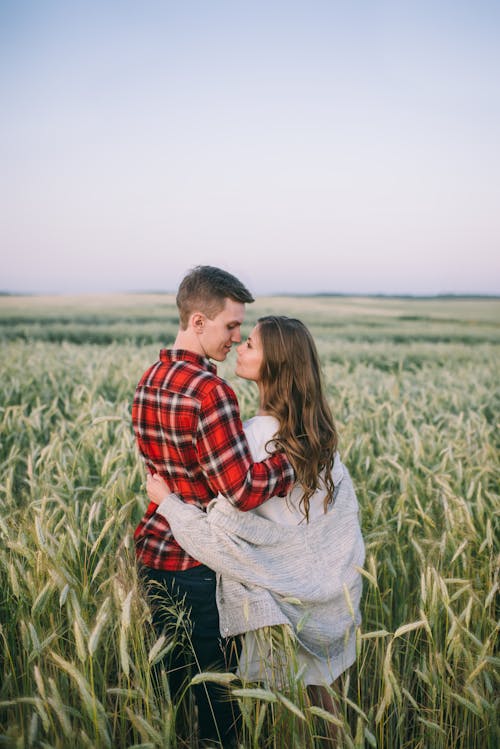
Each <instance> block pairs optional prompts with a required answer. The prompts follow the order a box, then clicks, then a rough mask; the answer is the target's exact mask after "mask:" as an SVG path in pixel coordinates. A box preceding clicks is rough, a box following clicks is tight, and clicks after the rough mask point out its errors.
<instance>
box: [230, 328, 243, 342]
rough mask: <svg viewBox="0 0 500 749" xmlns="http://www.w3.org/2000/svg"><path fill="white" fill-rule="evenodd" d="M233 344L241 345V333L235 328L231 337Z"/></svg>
mask: <svg viewBox="0 0 500 749" xmlns="http://www.w3.org/2000/svg"><path fill="white" fill-rule="evenodd" d="M231 342H232V343H241V331H240V330H238V329H237V328H235V329H234V330H233V334H232V336H231Z"/></svg>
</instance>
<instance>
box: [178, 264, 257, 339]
mask: <svg viewBox="0 0 500 749" xmlns="http://www.w3.org/2000/svg"><path fill="white" fill-rule="evenodd" d="M228 298H229V299H232V300H233V301H235V302H242V303H243V304H247V303H250V302H253V301H254V298H253V296H252V295H251V294H250V292H249V291H248V289H247V288H246V286H244V285H243V284H242V283H241V281H239V280H238V279H237V278H236V276H233V275H232V274H231V273H228V272H227V271H225V270H222V269H221V268H215V267H214V266H212V265H197V266H196V267H195V268H193V269H192V270H190V271H189V273H187V275H186V276H184V278H183V279H182V281H181V285H180V286H179V290H178V292H177V298H176V302H177V308H178V310H179V320H180V325H181V328H182V330H186V328H187V325H188V322H189V318H190V317H191V315H192V314H193V312H203V314H204V315H206V316H207V317H208V318H209V319H210V320H213V319H214V317H215V316H216V315H218V314H219V312H221V310H222V309H223V308H224V304H225V300H226V299H228Z"/></svg>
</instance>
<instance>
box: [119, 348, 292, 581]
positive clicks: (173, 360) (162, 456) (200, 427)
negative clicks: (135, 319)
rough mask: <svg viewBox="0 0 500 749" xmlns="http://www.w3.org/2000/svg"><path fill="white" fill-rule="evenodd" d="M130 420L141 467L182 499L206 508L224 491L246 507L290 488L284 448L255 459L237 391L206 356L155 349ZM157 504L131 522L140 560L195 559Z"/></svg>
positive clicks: (177, 566)
mask: <svg viewBox="0 0 500 749" xmlns="http://www.w3.org/2000/svg"><path fill="white" fill-rule="evenodd" d="M132 421H133V425H134V431H135V435H136V438H137V443H138V446H139V450H140V452H141V454H142V456H143V458H144V460H145V461H146V465H147V466H148V467H149V468H150V470H151V471H153V472H157V473H159V474H160V475H161V476H163V478H164V479H165V481H166V482H167V483H168V485H169V487H170V489H171V491H173V492H175V493H176V494H178V495H179V496H180V497H182V499H183V500H184V501H185V502H189V503H191V504H195V505H197V506H198V507H201V508H205V507H206V506H207V504H208V503H209V502H210V500H212V499H213V498H214V497H216V496H217V494H219V493H221V494H223V495H224V496H226V497H229V498H231V499H232V501H233V502H234V504H235V505H236V507H238V508H239V509H240V510H251V509H253V508H254V507H257V506H258V505H260V504H262V502H264V501H265V500H266V499H269V497H271V496H273V495H279V496H284V495H286V494H288V492H289V491H290V490H291V489H292V486H293V483H294V480H295V476H294V472H293V469H292V467H291V465H290V463H289V461H288V460H287V458H286V457H285V455H284V453H275V454H274V455H273V456H272V457H270V458H269V459H267V460H265V461H263V462H262V463H254V462H253V460H252V457H251V454H250V450H249V447H248V443H247V440H246V437H245V434H244V432H243V426H242V423H241V419H240V412H239V407H238V401H237V400H236V395H235V394H234V392H233V390H232V389H231V388H230V387H229V385H228V384H227V383H226V382H225V381H224V380H222V379H221V378H220V377H218V376H217V370H216V368H215V366H214V365H213V364H212V363H211V362H210V361H209V360H208V359H206V358H204V357H202V356H198V355H197V354H195V353H193V352H191V351H184V350H175V349H169V350H167V349H163V350H162V351H160V360H159V361H158V362H156V364H153V366H152V367H150V368H149V369H148V370H147V371H146V372H145V373H144V375H143V376H142V378H141V380H140V382H139V384H138V386H137V389H136V392H135V397H134V403H133V406H132ZM156 507H157V505H156V504H155V503H154V502H151V503H150V504H149V507H148V509H147V511H146V513H145V515H144V517H143V518H142V520H141V522H140V523H139V525H138V526H137V528H136V531H135V534H134V538H135V542H136V553H137V558H138V560H139V561H140V562H141V563H142V564H144V565H146V566H147V567H152V568H154V569H160V570H185V569H188V568H189V567H194V566H196V565H198V564H199V562H197V561H196V560H195V559H193V557H191V556H189V554H187V553H186V552H185V551H184V550H183V549H181V547H180V546H179V545H178V543H177V542H176V540H175V539H174V537H173V536H172V532H171V530H170V526H169V525H168V523H167V521H166V520H165V518H163V517H162V516H161V515H158V514H156Z"/></svg>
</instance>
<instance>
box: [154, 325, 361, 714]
mask: <svg viewBox="0 0 500 749" xmlns="http://www.w3.org/2000/svg"><path fill="white" fill-rule="evenodd" d="M237 357H238V358H237V367H236V374H237V375H238V376H239V377H243V378H244V379H247V380H252V381H254V382H255V383H256V384H257V386H258V389H259V409H258V412H257V415H256V416H254V417H253V418H252V419H250V420H249V421H248V422H247V423H246V424H245V433H246V436H247V438H248V442H249V445H250V449H251V452H252V456H253V458H254V460H262V459H263V458H265V457H266V456H267V455H268V454H269V452H272V451H273V450H275V449H281V450H284V451H285V452H286V454H287V456H288V457H289V460H290V462H291V463H292V465H293V467H294V470H295V474H296V478H297V482H296V485H295V488H294V489H293V491H292V492H291V494H290V495H289V496H288V497H287V498H286V499H283V498H281V497H272V498H271V499H269V500H267V502H265V503H263V504H262V505H260V506H259V507H258V508H256V509H255V510H253V511H251V512H247V513H243V512H240V511H239V510H237V509H235V508H234V507H233V506H232V505H231V504H230V502H229V501H228V500H227V499H225V498H224V497H222V496H219V497H217V498H216V499H215V500H213V502H212V503H211V505H210V506H209V509H208V511H207V512H206V513H205V512H204V511H203V510H200V509H199V508H197V507H195V506H194V505H189V504H186V503H184V502H182V501H181V500H179V499H178V498H177V497H176V496H175V495H173V494H168V492H169V489H168V486H167V484H166V483H165V482H164V481H163V479H161V478H160V477H159V476H154V477H149V478H148V484H147V488H148V495H149V498H150V499H151V500H152V501H153V502H156V503H158V504H159V505H160V506H159V507H158V510H157V512H159V513H160V514H162V515H164V517H166V518H167V520H168V522H169V523H170V525H171V528H172V531H173V534H174V536H175V538H176V539H177V541H178V543H179V544H180V545H181V546H183V547H184V548H185V549H186V550H187V551H188V553H189V554H191V555H193V556H194V557H195V558H196V559H198V560H199V561H200V562H202V563H204V564H206V565H207V566H209V567H211V568H212V569H214V570H216V571H217V572H218V573H219V575H218V587H217V601H218V606H219V611H220V626H221V632H222V634H223V635H225V636H227V635H236V634H243V633H244V634H245V637H244V641H243V648H242V654H241V658H240V666H239V672H240V675H241V676H242V677H243V678H245V679H248V680H251V681H263V682H264V683H267V684H271V685H277V686H279V685H280V684H281V683H282V682H283V680H284V678H285V679H286V675H285V676H283V673H279V668H278V667H277V666H276V663H277V662H279V661H280V660H281V661H283V658H284V654H283V652H281V653H279V652H278V654H277V658H275V659H274V666H273V667H270V666H269V663H270V660H269V646H270V642H269V638H268V641H267V643H265V642H264V638H263V637H262V628H263V627H267V626H270V625H276V624H285V625H288V628H289V629H290V631H291V632H292V633H293V638H294V640H295V642H296V646H297V648H296V663H294V664H293V666H292V670H293V671H295V673H296V672H297V670H300V674H301V678H302V679H303V682H304V683H305V684H306V685H308V687H310V692H311V693H312V695H313V701H314V702H315V703H320V704H323V705H324V706H325V707H330V708H331V707H332V703H331V700H329V698H328V694H327V690H326V689H325V686H327V685H331V684H332V683H333V682H334V681H335V680H336V679H337V677H338V676H339V675H340V674H341V673H342V672H343V671H344V670H345V669H346V668H348V667H349V666H350V665H351V664H352V663H353V662H354V660H355V629H356V626H358V625H359V623H360V614H359V602H360V597H361V575H360V572H359V568H360V567H361V566H362V564H363V562H364V544H363V539H362V536H361V531H360V527H359V521H358V504H357V500H356V495H355V492H354V489H353V486H352V483H351V480H350V477H349V474H348V472H347V469H346V468H345V467H344V466H343V465H342V463H341V461H340V458H339V456H338V453H337V432H336V429H335V425H334V422H333V418H332V415H331V412H330V409H329V407H328V404H327V402H326V398H325V396H324V392H323V385H322V377H321V370H320V364H319V358H318V354H317V350H316V346H315V344H314V341H313V338H312V336H311V334H310V333H309V331H308V330H307V328H306V326H305V325H304V324H303V323H302V322H301V321H300V320H296V319H292V318H287V317H278V316H268V317H262V318H260V319H259V320H258V322H257V325H256V326H255V328H254V329H253V331H252V333H251V335H250V336H249V337H248V340H247V341H246V342H244V343H242V344H241V345H240V346H239V347H238V349H237ZM281 666H284V668H285V670H286V672H287V673H288V674H290V671H291V668H290V664H289V663H285V664H283V662H282V663H281Z"/></svg>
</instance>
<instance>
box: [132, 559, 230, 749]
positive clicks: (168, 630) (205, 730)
mask: <svg viewBox="0 0 500 749" xmlns="http://www.w3.org/2000/svg"><path fill="white" fill-rule="evenodd" d="M141 576H142V578H143V580H144V582H145V585H146V592H147V595H148V599H149V602H150V606H151V612H152V617H153V626H154V628H155V631H156V633H157V634H158V635H160V634H166V635H167V636H169V637H171V638H172V639H173V640H174V641H175V642H176V645H175V647H174V648H173V649H172V650H171V651H170V652H169V653H168V654H167V656H166V663H165V664H164V665H165V667H166V669H167V672H168V680H169V686H170V689H171V692H172V694H173V696H177V697H179V695H180V693H181V692H182V689H183V688H184V687H185V685H186V683H187V682H188V681H189V679H190V678H192V676H193V675H194V674H195V673H198V672H200V671H222V672H227V671H234V670H235V669H236V665H237V655H238V650H237V649H238V646H239V640H235V639H233V638H227V639H222V638H221V636H220V632H219V612H218V610H217V604H216V601H215V585H216V578H215V572H213V571H212V570H211V569H209V568H208V567H205V565H200V566H198V567H192V568H191V569H189V570H185V571H183V572H168V571H161V570H153V569H150V568H149V567H142V568H141ZM193 690H194V694H195V699H196V704H197V707H198V722H199V730H200V740H202V741H203V740H204V741H220V742H221V743H222V745H223V746H230V745H231V742H232V741H233V740H234V738H235V736H236V721H237V706H236V703H235V702H231V701H230V699H229V693H228V691H227V689H226V688H225V687H223V686H221V685H219V684H215V683H213V682H205V683H203V684H197V685H195V686H193Z"/></svg>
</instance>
